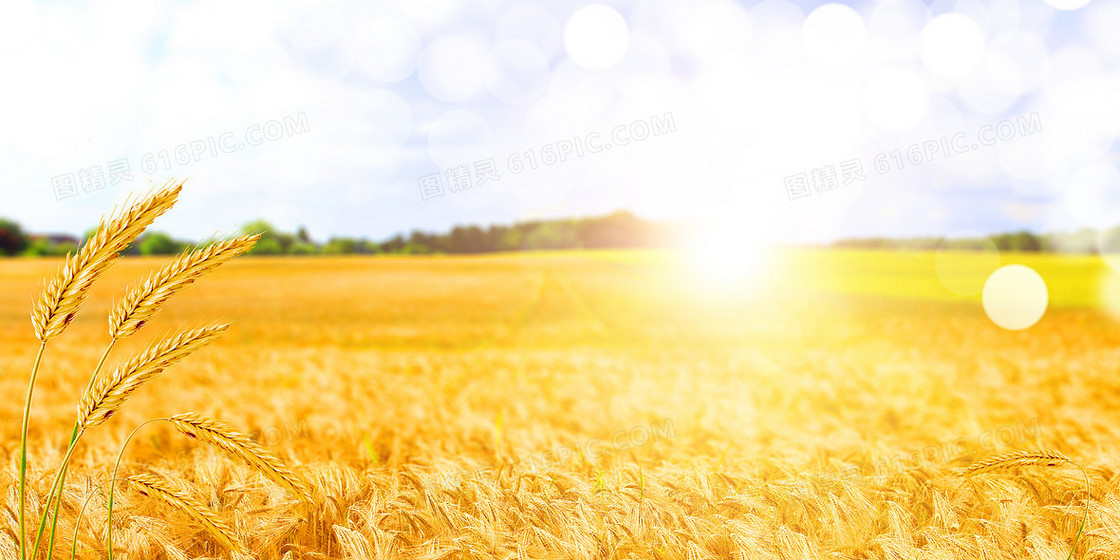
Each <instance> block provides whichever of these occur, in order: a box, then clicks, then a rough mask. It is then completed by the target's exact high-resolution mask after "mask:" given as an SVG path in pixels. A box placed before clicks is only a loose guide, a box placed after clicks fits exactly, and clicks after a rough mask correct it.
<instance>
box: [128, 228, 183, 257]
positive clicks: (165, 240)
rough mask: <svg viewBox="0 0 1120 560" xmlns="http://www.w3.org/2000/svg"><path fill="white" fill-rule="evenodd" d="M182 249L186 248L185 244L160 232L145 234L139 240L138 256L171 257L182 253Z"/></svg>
mask: <svg viewBox="0 0 1120 560" xmlns="http://www.w3.org/2000/svg"><path fill="white" fill-rule="evenodd" d="M184 247H186V243H183V242H180V241H176V240H175V239H173V238H172V237H171V236H170V235H168V234H166V233H164V232H162V231H153V232H151V233H146V234H144V235H143V236H141V237H140V240H139V249H140V254H141V255H144V256H146V257H147V256H151V255H173V254H175V253H178V252H179V251H182V250H183V248H184Z"/></svg>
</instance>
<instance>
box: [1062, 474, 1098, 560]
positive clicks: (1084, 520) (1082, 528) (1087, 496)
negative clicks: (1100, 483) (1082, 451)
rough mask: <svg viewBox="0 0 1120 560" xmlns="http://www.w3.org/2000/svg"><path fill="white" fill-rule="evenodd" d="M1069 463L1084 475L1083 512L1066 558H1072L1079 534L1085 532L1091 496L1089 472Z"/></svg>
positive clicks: (1079, 539)
mask: <svg viewBox="0 0 1120 560" xmlns="http://www.w3.org/2000/svg"><path fill="white" fill-rule="evenodd" d="M1070 464H1072V465H1073V466H1075V467H1077V468H1078V469H1081V474H1082V475H1084V476H1085V513H1084V514H1083V515H1082V516H1081V526H1080V527H1078V528H1077V536H1076V537H1074V538H1073V547H1072V548H1070V549H1069V556H1066V560H1070V559H1071V558H1073V553H1074V551H1076V550H1077V545H1078V544H1079V543H1080V542H1081V535H1082V534H1083V533H1084V532H1085V525H1086V524H1087V523H1088V522H1089V500H1091V499H1092V498H1093V491H1092V487H1091V486H1090V484H1089V473H1088V472H1086V471H1085V468H1084V467H1082V466H1081V465H1079V464H1077V463H1074V462H1073V461H1070Z"/></svg>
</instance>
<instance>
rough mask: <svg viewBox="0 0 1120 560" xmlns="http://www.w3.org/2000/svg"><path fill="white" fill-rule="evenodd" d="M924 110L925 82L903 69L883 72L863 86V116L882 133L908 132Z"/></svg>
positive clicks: (927, 100)
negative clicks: (880, 129)
mask: <svg viewBox="0 0 1120 560" xmlns="http://www.w3.org/2000/svg"><path fill="white" fill-rule="evenodd" d="M928 109H929V88H928V87H927V86H926V83H925V80H923V79H922V77H921V76H919V75H918V73H917V72H915V71H913V70H911V69H909V68H906V67H904V66H896V67H893V68H887V69H886V70H883V71H881V72H879V73H878V74H875V75H874V76H872V77H871V79H870V80H868V81H867V84H866V85H865V86H864V92H863V110H864V113H866V114H867V116H868V118H870V119H871V122H872V123H874V124H875V126H878V127H879V128H882V129H884V130H889V131H892V132H901V131H904V130H909V129H910V128H913V127H914V126H916V125H917V124H918V123H920V122H922V117H924V116H925V114H926V111H927V110H928Z"/></svg>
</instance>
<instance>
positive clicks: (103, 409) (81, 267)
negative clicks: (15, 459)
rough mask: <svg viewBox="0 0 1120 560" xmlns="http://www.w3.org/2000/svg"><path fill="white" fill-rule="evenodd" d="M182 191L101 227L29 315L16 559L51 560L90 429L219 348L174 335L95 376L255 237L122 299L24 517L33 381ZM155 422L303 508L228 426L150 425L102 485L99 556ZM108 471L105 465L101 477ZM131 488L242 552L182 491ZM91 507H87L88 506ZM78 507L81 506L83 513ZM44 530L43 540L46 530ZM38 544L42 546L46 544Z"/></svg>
mask: <svg viewBox="0 0 1120 560" xmlns="http://www.w3.org/2000/svg"><path fill="white" fill-rule="evenodd" d="M181 190H182V183H181V182H174V181H171V182H168V183H166V184H165V185H163V186H162V187H160V188H157V189H154V190H153V191H152V192H150V193H149V194H148V195H147V196H145V197H144V198H142V199H141V200H139V201H138V202H136V203H134V204H132V205H131V206H129V207H127V208H125V209H124V210H122V211H119V212H114V213H113V214H112V215H110V216H109V217H107V218H105V219H103V220H102V221H101V223H100V224H99V225H98V227H97V230H96V231H95V232H94V234H93V235H92V236H91V237H90V238H89V240H88V241H87V242H86V243H85V244H84V245H83V246H82V248H81V249H80V250H78V252H77V253H75V254H73V255H68V256H67V257H66V261H65V263H64V264H63V266H62V267H61V269H60V270H59V271H58V273H57V274H56V275H55V276H54V277H53V278H51V279H50V281H49V282H48V283H47V285H46V288H45V289H44V291H43V294H42V296H41V297H40V298H39V300H38V302H37V303H36V304H35V306H34V308H33V309H32V312H31V323H32V325H33V327H34V331H35V336H36V338H38V340H39V342H40V345H39V351H38V353H37V354H36V357H35V362H34V365H33V366H32V369H31V375H30V380H29V382H28V386H27V396H26V398H25V400H24V406H23V425H22V429H21V432H20V454H19V463H20V465H19V514H18V517H19V535H18V541H19V557H20V559H21V560H28V559H31V560H36V559H38V558H43V557H45V558H53V557H54V544H55V540H56V536H57V535H56V533H57V530H58V513H59V510H61V509H63V507H64V506H63V503H62V500H63V491H62V489H63V488H64V486H63V485H64V483H65V480H66V468H67V466H68V465H69V463H70V460H71V458H72V457H73V456H74V452H75V449H76V448H77V445H78V443H79V441H80V440H81V438H82V436H83V435H84V434H85V433H86V432H87V431H88V430H90V429H92V428H95V427H97V426H99V425H101V424H103V423H105V422H107V421H109V420H110V419H111V418H112V417H113V415H114V414H116V413H117V412H118V411H119V410H120V409H121V407H122V406H123V405H124V403H125V401H127V400H128V398H129V397H130V396H131V395H132V394H133V393H135V392H136V391H138V390H140V389H141V388H143V386H144V385H145V384H147V383H148V382H149V381H151V380H153V379H154V378H156V377H157V376H158V375H159V374H160V373H162V372H163V371H164V370H166V369H167V368H169V367H171V366H173V365H175V364H176V363H178V362H179V361H180V360H183V359H184V358H186V357H187V356H188V355H190V354H192V353H193V352H195V351H196V350H198V349H200V348H201V347H203V346H205V345H206V344H209V343H210V342H212V341H214V340H215V339H217V338H218V337H219V336H220V335H221V334H222V333H223V332H224V331H225V330H226V329H227V328H228V326H229V325H224V324H215V325H209V326H204V327H201V328H197V329H193V330H189V331H185V332H181V333H179V334H177V335H174V336H170V337H167V338H165V339H163V340H160V341H158V342H155V343H153V344H151V345H150V346H149V347H148V348H147V349H146V350H144V351H143V352H140V353H139V354H136V355H135V356H132V357H131V358H129V359H126V360H123V361H122V362H121V363H120V364H119V365H117V366H116V367H115V368H114V369H113V370H112V373H110V374H109V375H100V373H101V368H102V366H103V365H104V364H105V361H106V358H108V356H109V353H110V351H111V350H112V348H113V346H114V345H115V344H116V342H117V341H118V340H121V339H123V338H126V337H129V336H132V335H133V334H135V333H137V332H138V331H139V330H140V329H142V328H143V327H144V325H145V324H147V323H148V322H149V321H150V320H151V319H152V317H154V316H155V315H156V314H157V313H158V312H159V310H160V308H161V307H162V306H163V304H164V303H165V302H166V301H167V300H168V298H170V297H171V296H172V295H174V294H176V293H177V292H179V291H182V290H183V289H185V288H186V287H188V286H189V285H190V284H191V283H192V282H194V281H195V280H197V279H198V278H199V277H201V276H202V275H204V274H205V273H207V272H210V271H212V270H213V269H214V268H216V267H217V266H219V265H221V264H222V263H224V262H227V261H229V260H230V259H232V258H233V257H235V256H237V255H240V254H242V253H244V252H246V251H248V250H249V249H251V248H252V247H253V245H254V244H255V243H256V241H257V239H258V238H259V236H257V235H246V236H240V237H234V238H230V239H225V240H221V241H216V242H212V243H208V244H205V245H204V246H202V247H197V248H195V249H194V250H188V251H185V252H184V253H183V254H181V255H179V256H178V257H177V258H175V259H174V260H172V261H171V262H170V263H168V264H167V265H166V266H164V267H163V268H161V269H160V270H158V271H155V272H153V273H152V274H151V275H150V276H148V278H147V279H145V280H144V281H143V282H140V283H138V284H136V285H135V286H132V287H131V288H130V289H128V290H127V291H126V292H125V295H124V297H122V298H121V299H120V300H119V301H118V302H117V303H116V305H114V306H113V308H112V312H111V313H110V315H109V333H108V334H109V339H108V343H107V345H106V348H105V351H104V352H103V353H102V355H101V358H100V360H98V362H97V364H96V365H95V366H94V367H93V372H92V374H91V375H90V378H89V382H88V383H87V385H86V387H85V390H84V391H82V392H81V393H80V394H79V395H78V403H77V407H76V408H77V410H76V412H77V414H76V419H75V422H74V429H73V432H72V433H71V437H70V443H69V446H68V447H67V449H66V452H65V455H64V456H63V458H62V460H61V462H60V464H59V465H58V466H57V470H55V471H54V483H53V484H52V486H51V487H50V491H49V492H48V493H47V495H46V498H45V499H40V500H39V501H38V502H37V503H38V504H40V505H41V508H38V507H37V508H35V509H41V511H33V512H28V511H27V509H28V507H27V500H26V497H27V478H28V475H27V466H28V438H27V434H28V423H29V422H28V420H29V418H30V412H31V407H32V404H33V403H32V398H33V396H34V390H35V381H36V376H37V374H38V372H39V366H40V363H41V362H42V358H43V354H44V351H45V349H46V346H47V343H48V342H49V341H50V340H51V339H53V338H55V337H57V336H59V335H61V334H62V333H63V331H65V329H66V327H67V326H68V325H69V324H70V323H71V321H72V320H73V319H74V316H75V315H76V314H77V313H78V311H79V309H80V308H81V306H82V304H83V303H84V302H85V300H86V298H87V297H88V295H89V293H90V288H91V286H92V285H93V283H94V281H96V280H97V279H98V277H99V276H100V275H101V274H102V273H103V272H104V271H105V270H106V269H107V268H108V267H109V265H111V264H112V263H113V262H114V261H115V260H116V259H117V258H118V257H119V256H120V255H121V252H122V251H124V250H125V249H126V248H128V246H129V245H130V244H132V243H133V242H135V241H136V239H137V238H138V237H139V236H140V234H142V233H143V232H144V230H145V229H147V227H148V226H149V225H151V224H152V222H153V221H154V220H155V219H156V218H158V217H159V216H160V215H162V214H163V213H164V212H166V211H168V210H169V209H171V207H172V206H174V204H175V202H176V200H177V199H178V197H179V193H180V192H181ZM153 422H168V423H170V424H171V425H172V426H173V427H174V428H175V429H176V430H177V431H179V432H180V433H182V434H184V435H186V436H189V437H191V438H193V439H196V440H199V441H201V442H204V443H207V444H209V445H212V446H214V447H216V448H218V449H221V450H223V451H226V452H228V453H231V454H233V455H234V456H236V457H238V458H239V459H241V460H242V461H243V462H244V463H245V464H246V465H248V466H249V467H250V468H252V469H254V470H256V471H257V472H259V473H260V474H261V475H263V477H264V478H267V479H269V480H271V481H272V482H274V483H276V484H277V485H279V486H280V487H282V488H284V489H285V490H286V491H287V492H288V493H290V494H292V495H293V496H294V497H296V498H297V499H298V500H299V501H300V502H302V503H306V502H308V493H307V486H306V484H305V483H304V482H303V481H302V480H300V478H299V477H298V476H297V475H296V474H295V473H294V472H293V471H292V470H291V469H290V468H288V467H287V466H286V465H285V464H284V462H283V461H281V460H280V459H279V458H278V457H276V456H275V455H273V454H272V453H270V452H268V451H267V450H266V449H264V448H263V447H261V446H260V445H258V444H256V443H254V442H253V441H252V440H251V439H250V438H248V437H246V436H244V435H241V434H239V433H237V432H235V431H233V429H232V428H230V427H229V426H227V425H225V424H223V423H221V422H219V421H217V420H213V419H210V418H208V417H206V416H204V415H202V414H199V413H187V414H178V415H175V416H172V417H171V418H153V419H150V420H147V421H145V422H143V423H141V424H140V425H139V426H137V427H136V428H135V429H134V430H133V431H132V434H131V435H129V437H128V438H127V439H126V440H125V441H124V443H122V445H121V449H120V452H119V454H118V456H117V461H116V463H115V464H114V465H112V471H111V473H109V474H108V477H107V478H106V479H105V482H106V483H107V484H108V489H109V491H108V494H109V500H108V506H107V513H106V516H105V519H106V520H107V528H106V535H107V538H106V540H105V543H104V550H102V551H98V553H99V554H102V555H105V556H107V557H108V558H110V559H111V558H113V555H114V553H115V551H114V550H113V542H112V535H113V533H112V528H113V524H112V510H113V495H114V490H115V487H116V485H117V483H118V482H119V480H120V479H118V478H117V471H118V469H119V467H120V464H121V460H122V458H123V455H124V451H125V448H126V447H127V445H128V442H129V441H131V439H132V437H133V436H135V435H136V433H137V432H138V431H139V430H140V429H141V428H142V427H144V426H146V425H148V424H150V423H153ZM108 467H109V465H106V468H108ZM127 482H128V483H129V486H130V487H131V488H133V489H134V490H136V491H137V492H138V493H140V494H143V495H146V496H148V497H150V498H153V499H155V500H157V501H159V502H160V503H163V504H165V505H166V506H170V507H171V508H172V509H174V510H178V511H180V512H182V513H185V514H186V515H187V516H189V517H190V518H191V519H192V520H193V521H194V522H195V523H196V524H197V525H199V526H201V527H202V529H204V531H205V532H206V533H208V534H209V535H210V536H211V537H212V539H213V541H214V543H216V544H217V545H219V547H218V548H216V551H218V550H225V551H226V552H228V553H230V554H244V553H247V552H249V551H248V550H247V549H246V548H245V546H244V545H243V544H242V543H241V542H240V540H239V539H238V538H237V535H236V533H235V531H234V529H233V528H232V527H230V526H229V525H228V524H226V523H224V522H223V521H222V520H221V518H220V517H219V515H218V513H217V512H215V511H212V510H211V509H210V508H208V507H207V506H206V505H204V504H203V502H202V501H200V500H199V499H198V498H196V497H195V496H193V495H192V494H191V492H190V491H189V490H188V489H184V488H183V485H181V484H177V483H174V482H170V481H166V480H163V479H161V478H159V477H156V476H153V475H149V474H135V475H132V476H129V477H127ZM87 503H88V501H87ZM84 510H85V505H83V506H82V511H84ZM29 513H30V514H31V515H30V519H32V520H33V519H36V518H37V519H38V529H37V530H35V532H34V533H33V534H32V532H30V531H28V527H27V526H26V525H27V524H28V519H29V515H28V514H29ZM48 524H49V526H50V530H49V531H47V530H46V529H47V526H48ZM80 526H81V519H80V515H79V519H78V521H77V522H76V523H75V526H74V529H75V537H74V539H73V541H72V543H71V554H70V556H71V558H73V557H75V555H76V554H77V547H78V540H77V530H78V528H79V527H80ZM44 536H45V542H44Z"/></svg>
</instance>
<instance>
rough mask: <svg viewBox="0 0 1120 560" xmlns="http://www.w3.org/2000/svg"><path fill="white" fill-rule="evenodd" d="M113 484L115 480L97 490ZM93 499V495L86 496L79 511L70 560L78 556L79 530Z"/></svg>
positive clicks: (104, 483) (75, 523)
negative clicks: (87, 507)
mask: <svg viewBox="0 0 1120 560" xmlns="http://www.w3.org/2000/svg"><path fill="white" fill-rule="evenodd" d="M111 482H115V480H112V481H111V480H106V481H103V482H101V483H100V484H98V485H97V486H96V487H95V489H100V488H102V487H103V486H105V485H106V484H109V483H111ZM91 498H93V493H91V494H90V495H89V496H86V499H85V501H83V502H82V507H81V509H79V510H78V518H77V519H75V520H74V539H73V540H72V541H71V546H70V560H74V558H75V557H76V556H77V555H78V529H79V528H81V526H82V515H84V514H85V512H86V506H88V505H89V501H90V499H91Z"/></svg>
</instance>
